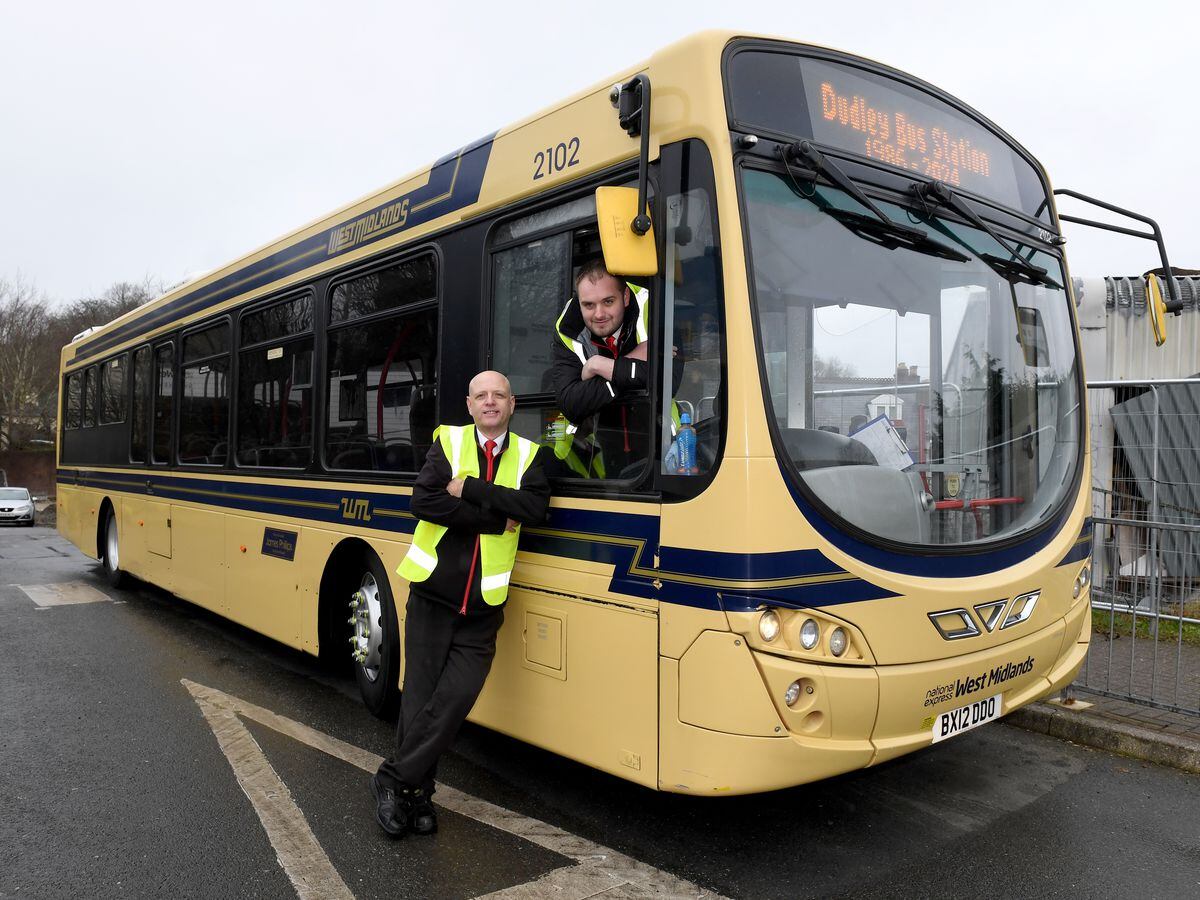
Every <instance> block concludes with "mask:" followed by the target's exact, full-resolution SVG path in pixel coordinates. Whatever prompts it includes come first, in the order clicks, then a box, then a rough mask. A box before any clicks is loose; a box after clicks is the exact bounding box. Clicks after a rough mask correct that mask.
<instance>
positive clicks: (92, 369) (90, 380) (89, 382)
mask: <svg viewBox="0 0 1200 900" xmlns="http://www.w3.org/2000/svg"><path fill="white" fill-rule="evenodd" d="M99 399H100V372H99V370H98V369H97V368H96V366H88V368H87V371H86V372H84V373H83V427H84V428H91V427H92V426H93V425H95V424H96V408H97V406H98V401H99Z"/></svg>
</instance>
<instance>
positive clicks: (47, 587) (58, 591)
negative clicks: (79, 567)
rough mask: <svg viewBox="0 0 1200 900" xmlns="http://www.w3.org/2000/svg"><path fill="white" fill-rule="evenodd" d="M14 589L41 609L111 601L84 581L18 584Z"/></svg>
mask: <svg viewBox="0 0 1200 900" xmlns="http://www.w3.org/2000/svg"><path fill="white" fill-rule="evenodd" d="M13 586H14V587H16V588H18V589H20V590H21V591H24V592H25V595H26V596H27V597H29V599H30V600H32V601H33V602H34V603H36V604H37V605H38V608H39V609H47V608H49V607H51V606H75V605H77V604H80V603H101V602H103V601H106V600H109V597H108V595H107V594H103V593H101V592H100V591H98V590H96V589H95V588H94V587H92V586H91V585H90V584H87V583H86V582H83V581H64V582H62V583H60V584H17V585H13Z"/></svg>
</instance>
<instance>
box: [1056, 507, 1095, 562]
mask: <svg viewBox="0 0 1200 900" xmlns="http://www.w3.org/2000/svg"><path fill="white" fill-rule="evenodd" d="M1091 555H1092V520H1091V519H1090V518H1089V519H1087V520H1086V521H1085V522H1084V523H1083V528H1082V529H1081V530H1080V532H1079V539H1078V540H1077V541H1075V543H1074V544H1073V545H1072V546H1071V549H1070V550H1068V551H1067V555H1066V556H1064V557H1063V558H1062V559H1060V560H1059V561H1058V565H1060V566H1065V565H1067V563H1074V562H1080V561H1082V560H1085V559H1087V558H1088V557H1089V556H1091Z"/></svg>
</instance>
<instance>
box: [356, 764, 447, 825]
mask: <svg viewBox="0 0 1200 900" xmlns="http://www.w3.org/2000/svg"><path fill="white" fill-rule="evenodd" d="M371 796H372V797H374V798H375V821H376V822H378V823H379V827H380V828H382V829H383V830H384V831H385V832H386V833H387V835H388V837H393V838H402V837H404V835H406V834H407V833H408V832H409V831H412V832H413V833H414V834H422V835H424V834H435V833H437V830H438V825H437V813H436V812H434V809H433V803H432V802H430V799H429V795H428V794H426V793H425V792H424V791H423V790H421V789H420V788H402V789H401V790H398V791H397V790H394V789H392V788H390V787H387V786H386V785H384V783H383V782H382V781H380V780H379V776H378V775H372V776H371Z"/></svg>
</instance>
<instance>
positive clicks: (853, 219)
mask: <svg viewBox="0 0 1200 900" xmlns="http://www.w3.org/2000/svg"><path fill="white" fill-rule="evenodd" d="M780 154H781V155H782V156H783V164H784V167H785V168H786V169H787V173H788V177H789V178H791V179H792V181H795V180H796V176H795V175H794V174H793V172H792V167H791V161H792V160H795V161H796V162H800V163H803V164H804V165H805V166H806V167H807V168H808V169H810V170H811V171H812V172H814V173H816V174H824V175H825V176H826V177H828V178H829V180H830V181H832V182H833V183H834V185H835V186H836V187H839V188H841V189H842V190H843V191H845V192H846V193H847V194H849V195H850V196H851V197H853V198H854V199H855V200H857V201H858V202H859V203H861V204H862V205H863V206H865V207H866V208H867V209H869V210H870V211H871V212H872V213H874V218H872V217H871V216H866V215H863V214H862V213H856V212H852V211H850V210H848V209H841V208H839V207H835V206H833V205H832V204H830V203H828V202H825V201H822V200H819V199H817V198H815V197H808V195H804V196H806V197H807V198H808V199H809V200H812V201H813V202H814V203H815V204H816V205H817V207H818V208H820V209H821V210H822V211H823V212H827V213H829V214H830V215H831V216H833V217H834V218H835V219H837V220H838V221H839V222H841V223H842V224H843V225H845V226H846V227H847V228H848V229H850V230H851V231H853V232H854V233H855V234H857V235H858V236H859V237H862V238H866V239H867V240H869V241H872V242H873V243H876V244H879V245H880V246H882V247H886V248H887V249H889V250H895V249H896V248H898V247H904V248H907V249H909V250H915V251H917V252H918V253H924V254H927V255H929V256H938V257H941V258H942V259H952V260H955V261H956V262H967V261H969V260H970V257H968V256H964V255H963V254H961V253H959V252H958V251H957V250H955V249H954V248H952V247H947V246H946V245H945V244H943V243H942V242H941V241H935V240H934V239H933V238H931V237H930V236H929V235H928V234H926V233H925V232H924V231H922V230H921V229H920V228H913V227H912V226H911V225H905V224H903V223H901V222H897V221H896V220H895V219H892V218H890V217H889V216H888V214H887V213H885V212H884V211H883V210H882V209H880V208H879V207H878V206H876V205H875V204H874V203H873V202H872V201H871V198H870V197H868V196H867V195H866V194H864V193H863V192H862V191H861V190H859V188H858V185H856V184H855V183H854V182H853V181H851V180H850V177H849V176H848V175H847V174H846V173H845V172H843V171H842V170H841V168H840V167H839V166H838V165H837V164H836V163H835V162H833V160H831V159H829V158H828V157H826V156H825V154H824V153H822V152H821V151H820V150H818V149H817V148H816V147H814V146H813V145H812V144H811V143H810V142H808V141H796V142H795V143H792V144H788V145H787V146H785V147H780ZM797 189H798V188H797Z"/></svg>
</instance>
